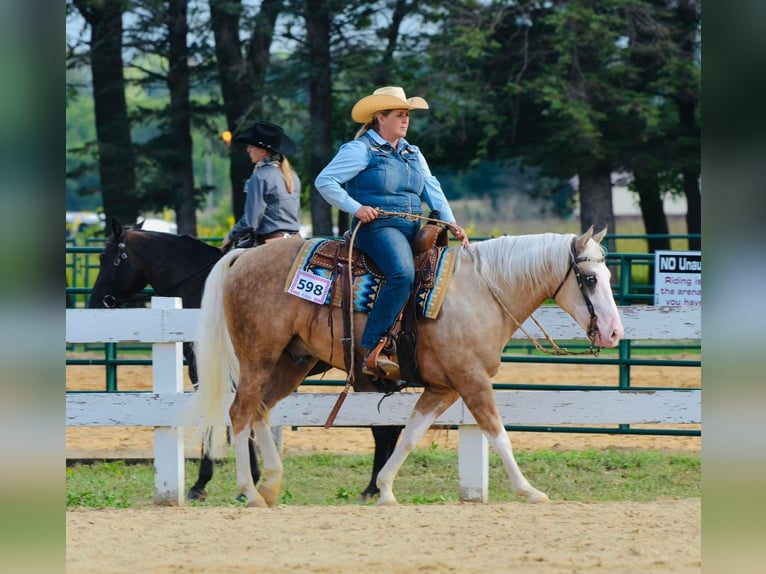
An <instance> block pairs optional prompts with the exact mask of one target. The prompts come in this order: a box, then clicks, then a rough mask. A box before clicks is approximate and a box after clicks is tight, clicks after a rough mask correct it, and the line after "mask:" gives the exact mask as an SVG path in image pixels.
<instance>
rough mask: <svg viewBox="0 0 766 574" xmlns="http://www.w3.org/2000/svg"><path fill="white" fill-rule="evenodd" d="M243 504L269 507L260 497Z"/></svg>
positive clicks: (249, 506)
mask: <svg viewBox="0 0 766 574" xmlns="http://www.w3.org/2000/svg"><path fill="white" fill-rule="evenodd" d="M245 506H246V507H247V508H268V507H269V505H268V504H266V501H265V500H260V499H258V500H253V501H252V502H248V503H247V504H246V505H245Z"/></svg>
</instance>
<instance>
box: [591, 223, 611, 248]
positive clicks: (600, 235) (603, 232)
mask: <svg viewBox="0 0 766 574" xmlns="http://www.w3.org/2000/svg"><path fill="white" fill-rule="evenodd" d="M608 227H609V226H608V225H604V229H602V230H601V231H599V232H598V233H596V235H594V236H593V241H595V242H596V243H599V244H600V243H601V242H602V241H603V240H604V236H605V235H606V230H607V228H608Z"/></svg>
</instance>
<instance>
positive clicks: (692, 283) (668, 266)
mask: <svg viewBox="0 0 766 574" xmlns="http://www.w3.org/2000/svg"><path fill="white" fill-rule="evenodd" d="M654 304H655V305H658V306H669V307H680V306H683V305H690V306H699V305H702V253H701V252H700V251H656V252H655V253H654Z"/></svg>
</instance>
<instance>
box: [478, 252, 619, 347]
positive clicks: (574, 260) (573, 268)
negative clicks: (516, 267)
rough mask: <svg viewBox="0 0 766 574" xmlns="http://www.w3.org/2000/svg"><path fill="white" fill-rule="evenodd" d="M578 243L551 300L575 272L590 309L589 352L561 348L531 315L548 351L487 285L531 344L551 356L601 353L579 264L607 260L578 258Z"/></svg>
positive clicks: (595, 324)
mask: <svg viewBox="0 0 766 574" xmlns="http://www.w3.org/2000/svg"><path fill="white" fill-rule="evenodd" d="M576 241H577V237H574V238H572V244H571V247H570V250H569V267H568V268H567V272H566V274H565V275H564V278H563V279H562V280H561V283H559V286H558V287H556V290H555V291H554V292H553V295H551V297H550V298H551V299H555V298H556V295H558V293H559V291H561V288H562V287H563V286H564V283H566V280H567V278H568V277H569V274H570V273H572V272H574V274H575V278H576V279H577V286H578V287H579V288H580V293H582V296H583V299H585V305H586V306H587V307H588V313H589V314H590V322H589V323H588V330H587V335H588V341H589V342H590V348H589V349H588V350H587V351H582V352H576V351H570V350H569V349H567V348H565V347H559V346H558V345H557V344H556V342H555V341H554V340H553V338H552V337H551V336H550V334H549V333H548V331H546V330H545V327H543V326H542V325H541V324H540V322H539V321H538V320H537V319H536V318H535V316H534V315H531V317H530V318H531V319H532V321H534V323H535V324H536V325H537V326H538V327H539V328H540V330H541V331H542V332H543V335H545V340H546V341H548V342H549V343H550V344H551V348H550V349H546V348H545V347H543V346H542V345H541V344H540V343H539V342H538V341H537V339H535V337H533V336H532V335H531V334H529V332H528V331H527V330H526V329H524V326H523V325H522V324H521V323H520V322H519V320H518V319H516V317H514V316H513V314H512V313H511V312H510V310H509V309H508V307H506V306H505V304H504V303H503V301H502V299H501V298H500V295H499V294H498V293H497V291H496V289H495V288H494V287H493V286H492V285H491V284H490V283H487V287H489V290H490V293H492V295H493V296H494V298H495V300H496V301H497V303H498V304H499V305H500V307H501V308H502V309H503V311H505V314H506V315H508V316H509V317H510V318H511V320H513V322H514V323H516V326H517V327H518V328H519V330H521V332H522V333H524V334H525V335H526V336H527V339H529V340H530V342H531V343H532V344H533V345H534V346H535V348H536V349H537V350H538V351H540V352H542V353H546V354H549V355H586V354H590V355H594V356H598V354H599V353H600V352H601V347H597V346H595V341H596V334H597V333H598V317H597V316H596V311H595V309H594V308H593V303H592V302H591V300H590V297H588V293H587V291H586V286H585V281H584V280H583V275H582V270H581V269H580V266H579V265H578V263H585V262H590V263H603V262H604V261H605V259H604V258H603V257H601V258H598V259H594V258H592V257H577V251H576V248H575V245H576Z"/></svg>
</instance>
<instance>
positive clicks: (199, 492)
mask: <svg viewBox="0 0 766 574" xmlns="http://www.w3.org/2000/svg"><path fill="white" fill-rule="evenodd" d="M183 354H184V358H185V359H186V362H187V364H188V367H189V379H190V380H191V383H192V386H193V387H194V390H195V391H196V390H197V385H198V384H199V376H198V375H197V360H196V357H195V356H194V347H193V345H192V344H191V343H184V344H183ZM248 447H249V451H250V474H252V476H253V482H254V483H256V484H257V483H258V479H259V478H260V476H261V469H260V468H259V466H258V457H257V456H256V454H255V445H254V444H253V441H252V439H250V443H249V445H248ZM213 468H214V465H213V459H212V458H210V456H208V454H207V453H206V452H205V447H204V446H203V447H202V450H201V454H200V461H199V472H198V473H197V482H195V483H194V484H193V485H192V487H191V488H190V489H189V491H188V492H187V493H186V499H187V500H199V501H203V500H205V499H206V498H207V491H206V490H205V487H206V486H207V483H208V482H210V481H211V480H213Z"/></svg>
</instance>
